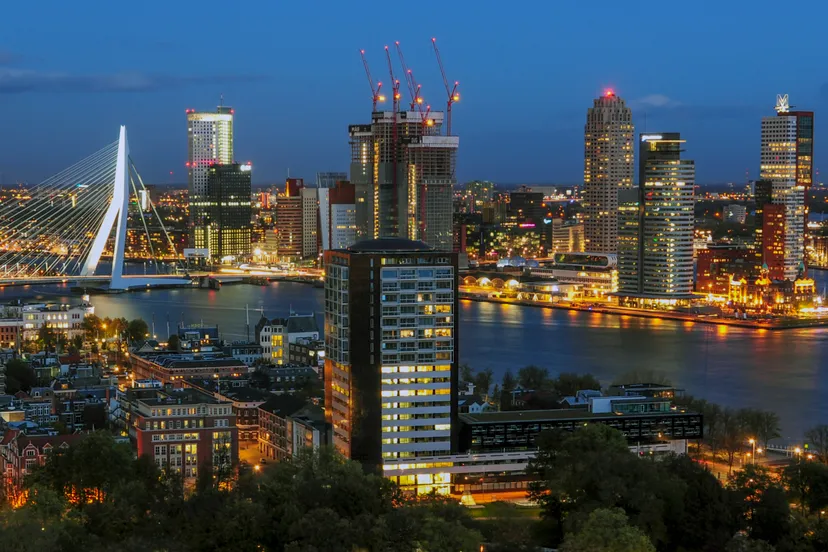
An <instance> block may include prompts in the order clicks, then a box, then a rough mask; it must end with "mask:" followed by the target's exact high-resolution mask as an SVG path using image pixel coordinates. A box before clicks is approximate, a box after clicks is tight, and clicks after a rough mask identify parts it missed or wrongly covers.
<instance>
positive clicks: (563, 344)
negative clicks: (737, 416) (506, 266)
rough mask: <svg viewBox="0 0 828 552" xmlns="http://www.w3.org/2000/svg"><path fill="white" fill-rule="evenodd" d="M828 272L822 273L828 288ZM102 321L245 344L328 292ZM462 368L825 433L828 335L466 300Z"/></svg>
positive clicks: (163, 298)
mask: <svg viewBox="0 0 828 552" xmlns="http://www.w3.org/2000/svg"><path fill="white" fill-rule="evenodd" d="M826 276H828V274H826V273H825V272H822V273H817V274H816V277H817V278H818V279H819V282H820V283H819V289H820V290H821V289H822V286H823V285H824V282H825V279H826ZM18 297H26V298H29V299H33V298H38V299H39V300H43V301H55V302H68V301H73V302H74V301H77V300H78V297H77V296H74V297H72V296H69V295H68V293H67V289H66V288H61V287H59V286H53V287H10V288H4V289H3V288H0V302H7V301H9V300H11V299H14V298H18ZM92 303H93V304H94V305H95V310H96V313H97V314H99V315H100V316H109V317H121V316H123V317H126V318H137V317H141V318H143V319H144V320H146V321H147V322H148V323H152V320H153V319H154V320H155V332H156V333H157V334H158V336H159V337H161V338H163V337H165V336H166V335H167V330H166V325H167V320H168V319H169V321H170V326H171V327H172V328H175V326H176V325H177V324H178V323H179V322H180V321H182V320H183V321H184V322H185V323H187V324H192V323H196V322H204V323H205V324H218V325H219V331H220V333H221V335H222V337H223V338H224V339H244V338H245V334H246V323H245V306H246V305H247V306H249V310H250V313H249V316H250V326H251V328H250V332H251V334H252V333H253V326H255V323H256V321H257V320H258V318H259V316H260V313H259V309H262V308H263V309H264V313H265V315H266V316H268V317H276V316H286V315H287V314H288V312H289V311H290V310H291V309H292V310H294V311H296V312H303V313H308V312H311V311H312V312H315V313H316V314H317V319H318V321H319V325H320V328H321V327H322V325H323V324H322V322H323V312H322V308H323V307H322V290H321V289H318V288H313V287H311V286H307V285H302V284H294V283H284V282H281V283H272V284H270V285H269V286H265V287H260V286H249V285H226V286H224V287H223V288H222V289H221V290H220V291H208V290H196V289H192V290H190V289H169V290H152V291H144V292H137V293H126V294H121V295H95V296H93V297H92ZM460 361H461V362H465V363H468V364H470V365H471V366H473V367H474V368H476V369H483V368H492V370H493V371H494V372H495V375H496V378H497V379H498V380H499V379H500V377H502V375H503V374H504V373H505V372H506V370H509V369H511V370H512V371H513V372H517V370H518V369H519V368H521V367H523V366H526V365H528V364H536V365H539V366H543V367H546V368H548V369H549V370H550V372H552V373H553V374H554V373H558V372H578V373H592V374H594V375H595V376H597V377H598V378H599V379H600V380H601V382H602V383H604V384H609V383H612V382H613V380H615V378H617V377H619V376H623V375H625V374H628V373H630V372H632V371H639V372H642V371H643V372H646V371H655V372H658V373H662V374H664V375H665V376H666V377H667V378H668V379H669V380H670V381H671V382H672V383H673V384H674V385H677V386H679V387H682V388H684V389H686V391H687V393H689V394H692V395H695V396H699V397H703V398H705V399H707V400H709V401H712V402H716V403H719V404H722V405H728V406H734V407H755V408H764V409H769V410H773V411H775V412H777V413H778V414H779V416H780V418H781V421H782V433H783V437H784V438H786V439H788V440H797V439H801V437H802V434H803V432H804V431H805V430H807V429H808V428H810V427H812V426H814V425H816V424H818V423H828V400H826V398H828V329H826V328H820V329H801V330H785V331H767V330H752V329H742V328H733V327H728V326H715V325H705V324H693V323H689V322H679V321H670V320H658V319H649V318H634V317H628V316H620V317H619V316H615V315H609V314H600V313H583V312H573V311H565V310H553V309H542V308H534V307H521V306H515V305H502V304H494V303H477V302H471V301H463V302H461V305H460Z"/></svg>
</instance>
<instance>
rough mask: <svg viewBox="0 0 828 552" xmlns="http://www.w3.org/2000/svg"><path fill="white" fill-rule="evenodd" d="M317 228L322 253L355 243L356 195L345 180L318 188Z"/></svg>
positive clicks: (352, 187)
mask: <svg viewBox="0 0 828 552" xmlns="http://www.w3.org/2000/svg"><path fill="white" fill-rule="evenodd" d="M317 191H318V193H319V227H320V234H321V236H320V238H321V239H320V242H321V247H322V251H327V250H328V249H345V248H347V247H348V246H350V245H352V244H354V243H355V242H356V194H355V188H354V185H353V184H351V183H350V182H348V181H347V180H340V181H337V182H336V184H335V185H334V186H332V187H330V188H319V189H318V190H317Z"/></svg>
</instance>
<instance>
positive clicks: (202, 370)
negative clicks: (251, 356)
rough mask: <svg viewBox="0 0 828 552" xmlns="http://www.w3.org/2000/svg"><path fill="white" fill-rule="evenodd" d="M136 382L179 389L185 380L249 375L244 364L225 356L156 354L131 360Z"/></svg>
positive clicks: (132, 356)
mask: <svg viewBox="0 0 828 552" xmlns="http://www.w3.org/2000/svg"><path fill="white" fill-rule="evenodd" d="M129 360H130V365H131V366H132V370H133V372H134V373H133V376H134V377H135V378H134V379H136V380H141V379H152V380H158V381H160V382H161V383H163V384H167V383H171V384H173V385H174V386H176V387H181V386H182V385H183V380H184V379H185V378H223V377H228V376H238V375H241V374H247V373H248V371H249V369H248V367H247V366H246V365H245V364H244V362H242V361H240V360H237V359H235V358H231V357H227V356H224V355H223V354H206V353H205V354H196V353H168V352H153V353H146V354H133V355H130V357H129Z"/></svg>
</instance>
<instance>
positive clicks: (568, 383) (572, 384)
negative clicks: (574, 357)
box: [552, 372, 601, 397]
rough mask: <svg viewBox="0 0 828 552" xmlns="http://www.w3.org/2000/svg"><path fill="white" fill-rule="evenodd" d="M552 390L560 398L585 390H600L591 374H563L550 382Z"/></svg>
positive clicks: (598, 383)
mask: <svg viewBox="0 0 828 552" xmlns="http://www.w3.org/2000/svg"><path fill="white" fill-rule="evenodd" d="M552 388H553V389H554V390H555V392H556V393H557V394H558V395H559V396H560V397H569V396H572V395H575V393H577V392H578V391H582V390H586V389H598V390H600V389H601V383H600V382H599V381H598V380H597V379H596V378H595V376H593V375H592V374H583V375H579V374H573V373H571V372H563V373H561V374H558V377H557V378H555V379H554V380H552Z"/></svg>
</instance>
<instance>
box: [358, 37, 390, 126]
mask: <svg viewBox="0 0 828 552" xmlns="http://www.w3.org/2000/svg"><path fill="white" fill-rule="evenodd" d="M359 55H360V57H361V58H362V65H363V66H364V67H365V75H366V76H367V77H368V85H369V86H370V87H371V101H372V111H376V110H377V102H384V101H385V97H384V96H382V95H381V94H380V90H381V89H382V83H381V82H377V85H376V86H374V79H373V78H371V69H370V68H369V67H368V60H367V59H365V50H360V51H359Z"/></svg>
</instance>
